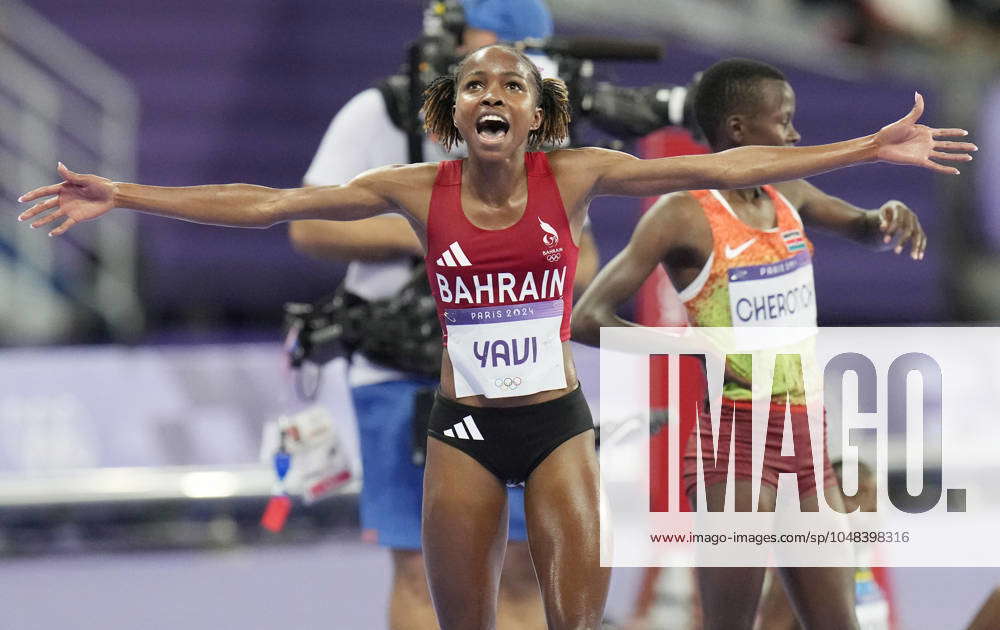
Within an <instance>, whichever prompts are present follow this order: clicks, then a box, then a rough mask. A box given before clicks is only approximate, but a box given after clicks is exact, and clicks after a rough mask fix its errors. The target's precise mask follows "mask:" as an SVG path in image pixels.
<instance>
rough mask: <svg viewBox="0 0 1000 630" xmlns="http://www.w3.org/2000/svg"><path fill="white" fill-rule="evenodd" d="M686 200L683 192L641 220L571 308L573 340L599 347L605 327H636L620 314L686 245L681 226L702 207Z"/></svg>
mask: <svg viewBox="0 0 1000 630" xmlns="http://www.w3.org/2000/svg"><path fill="white" fill-rule="evenodd" d="M685 197H686V198H688V199H690V195H687V194H684V193H680V194H677V195H670V196H669V197H667V198H665V199H663V200H661V201H659V202H658V203H657V204H656V205H655V206H654V207H653V208H650V210H649V211H648V212H646V213H645V214H644V215H643V216H642V218H641V219H639V224H638V225H637V226H636V228H635V230H634V231H633V232H632V238H631V240H630V241H629V243H628V245H626V246H625V249H623V250H622V251H621V252H619V253H618V255H616V256H615V257H614V258H612V259H611V261H609V262H608V264H607V265H605V266H604V268H603V269H601V271H600V273H598V274H597V277H596V278H595V279H594V282H593V283H592V284H591V285H590V288H589V289H587V291H586V292H585V293H584V294H583V295H582V296H581V297H580V301H579V302H577V304H576V306H575V307H574V308H573V320H572V326H573V331H572V334H573V339H574V340H576V341H579V342H581V343H585V344H587V345H591V346H597V345H600V340H601V327H602V326H637V324H635V323H634V322H630V321H628V320H625V319H623V318H621V317H619V316H618V310H619V309H620V308H621V306H622V305H623V304H625V302H627V301H628V300H629V299H630V298H631V297H632V296H633V295H635V293H636V292H637V291H638V290H639V287H641V286H642V283H643V282H645V281H646V278H647V277H648V276H649V274H650V273H652V271H653V269H654V268H656V266H657V265H658V264H660V263H661V262H662V261H664V260H667V259H669V258H670V257H671V256H670V255H671V253H672V252H673V251H674V250H675V249H683V246H684V245H685V244H686V243H685V241H684V239H685V237H686V236H687V235H688V233H689V231H687V230H684V229H678V227H682V226H684V225H685V224H686V223H690V222H691V219H692V216H691V215H692V211H694V212H699V211H700V207H698V205H697V203H695V204H694V206H693V208H692V206H691V205H690V204H689V203H687V202H686V201H685V199H684V198H685ZM709 238H711V237H710V236H709Z"/></svg>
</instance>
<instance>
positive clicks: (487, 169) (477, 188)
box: [462, 151, 525, 208]
mask: <svg viewBox="0 0 1000 630" xmlns="http://www.w3.org/2000/svg"><path fill="white" fill-rule="evenodd" d="M524 181H525V168H524V153H523V152H521V151H518V152H517V153H515V154H514V155H512V156H510V157H508V158H503V159H500V160H490V161H488V162H487V161H484V160H477V159H476V158H475V157H474V156H471V155H470V156H469V157H468V158H467V159H466V160H465V169H464V171H463V177H462V184H463V185H465V186H468V191H469V192H470V193H471V194H472V195H473V196H474V197H475V198H476V199H479V200H480V201H482V202H483V203H484V204H486V205H487V206H489V207H491V208H504V207H506V206H508V205H510V199H511V197H514V196H516V195H517V194H518V190H519V189H520V188H521V186H522V184H523V182H524Z"/></svg>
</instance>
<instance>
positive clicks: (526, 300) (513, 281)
mask: <svg viewBox="0 0 1000 630" xmlns="http://www.w3.org/2000/svg"><path fill="white" fill-rule="evenodd" d="M524 163H525V170H526V171H527V176H528V202H527V206H526V207H525V209H524V215H523V216H522V217H521V218H520V220H518V222H517V223H515V224H514V225H512V226H510V227H508V228H504V229H501V230H486V229H483V228H480V227H477V226H475V225H473V224H472V222H471V221H469V219H468V217H467V216H466V215H465V212H464V211H463V210H462V160H453V161H449V162H441V163H440V165H439V167H438V174H437V179H436V180H435V182H434V192H433V194H432V195H431V205H430V211H429V214H428V217H427V259H426V261H427V278H428V280H429V281H430V284H431V291H432V292H433V294H434V298H435V300H436V301H437V310H438V317H439V318H440V320H441V330H442V331H443V333H444V342H445V344H446V345H447V343H448V324H449V323H452V324H456V323H457V322H456V321H454V320H455V318H456V315H459V316H464V317H465V318H466V319H469V320H470V321H472V320H476V321H481V322H483V323H485V322H487V321H489V320H490V318H496V317H498V316H499V317H502V318H511V319H504V321H516V320H517V319H518V317H517V313H519V312H524V313H527V311H506V313H507V314H506V315H504V314H502V313H500V314H499V315H498V313H499V312H498V311H496V310H495V309H488V308H484V307H496V306H517V305H528V304H534V305H535V306H534V308H533V309H532V312H533V315H532V316H537V317H544V316H550V315H553V314H555V313H556V310H557V309H559V308H560V307H561V314H562V321H561V325H560V328H559V335H560V339H561V341H566V340H568V339H569V335H570V331H569V322H570V314H571V312H572V310H573V279H574V276H575V275H576V260H577V254H578V251H579V249H578V248H577V246H576V244H575V243H574V242H573V234H572V232H571V230H570V225H569V218H568V217H567V215H566V209H565V208H564V207H563V203H562V198H561V197H560V195H559V189H558V187H557V186H556V179H555V176H553V174H552V170H551V168H550V167H549V160H548V158H547V157H546V155H545V153H542V152H535V153H526V154H525V156H524ZM555 301H561V302H562V304H561V305H556V304H553V302H555ZM465 309H473V310H470V311H469V312H467V313H458V311H460V310H465ZM445 311H448V313H449V317H448V318H446V317H445ZM510 313H514V315H513V316H511V315H510ZM449 319H450V320H452V321H450V322H449ZM493 321H496V320H495V319H494V320H493ZM498 323H499V322H498Z"/></svg>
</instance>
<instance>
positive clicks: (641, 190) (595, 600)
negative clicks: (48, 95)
mask: <svg viewBox="0 0 1000 630" xmlns="http://www.w3.org/2000/svg"><path fill="white" fill-rule="evenodd" d="M432 87H433V88H434V89H431V90H429V93H428V101H427V103H426V104H425V107H424V111H425V114H426V120H427V125H428V127H429V128H430V130H431V131H433V132H435V133H437V134H438V135H439V136H441V137H442V138H443V139H444V140H445V141H446V142H448V141H454V140H456V139H458V138H461V139H464V141H465V142H466V143H467V144H468V149H469V157H468V158H467V159H465V160H462V161H461V163H459V164H457V165H456V164H455V163H443V166H439V165H438V164H414V165H409V166H398V167H387V168H382V169H377V170H373V171H370V172H368V173H365V174H363V175H360V176H359V177H357V178H356V179H354V180H352V181H351V182H349V183H348V184H346V185H343V186H324V187H314V188H300V189H290V190H276V189H271V188H265V187H261V186H252V185H248V184H229V185H219V186H194V187H187V188H161V187H154V186H141V185H137V184H127V183H118V182H112V181H110V180H107V179H105V178H102V177H98V176H96V175H78V174H76V173H73V172H71V171H69V170H68V169H66V168H65V167H64V166H62V165H60V167H59V172H60V175H62V177H63V178H64V180H65V181H63V182H62V183H59V184H55V185H51V186H45V187H42V188H38V189H36V190H33V191H31V192H29V193H27V194H26V195H24V196H23V197H22V198H21V200H22V201H32V200H38V199H42V198H45V197H51V198H50V199H46V200H44V201H41V202H40V203H38V204H36V205H34V206H33V207H31V208H30V209H28V210H27V211H25V212H24V213H22V214H21V216H20V219H21V220H25V219H32V218H35V221H34V222H33V223H32V225H33V226H34V227H39V226H42V225H46V224H49V223H51V222H53V221H56V220H59V219H64V220H63V221H62V222H61V223H60V224H59V225H58V227H56V228H55V229H54V230H52V232H50V234H52V235H55V236H58V235H60V234H63V233H65V232H66V231H67V230H68V229H70V228H71V227H73V226H74V225H75V224H77V223H79V222H82V221H87V220H90V219H95V218H97V217H99V216H101V215H102V214H104V213H106V212H108V211H109V210H111V209H112V208H115V207H123V208H131V209H133V210H137V211H140V212H147V213H152V214H157V215H160V216H166V217H172V218H178V219H184V220H187V221H194V222H200V223H208V224H215V225H228V226H235V227H258V228H263V227H269V226H271V225H274V224H276V223H280V222H283V221H290V220H294V219H333V220H341V221H343V220H351V219H361V218H365V217H371V216H374V215H377V214H380V213H385V212H399V213H402V214H404V215H405V216H406V217H407V218H408V219H409V221H410V222H411V224H412V225H413V227H414V229H415V230H416V232H417V234H418V235H419V236H420V238H421V239H422V241H423V243H424V245H425V247H428V246H430V245H431V244H433V245H434V246H435V247H437V249H428V251H427V259H428V263H429V264H428V269H429V271H428V273H429V274H430V276H431V282H432V288H433V289H434V291H435V297H436V298H437V299H438V305H439V309H440V310H439V312H440V314H441V317H442V319H443V320H444V322H445V326H446V328H447V331H448V336H449V339H448V348H447V351H446V352H445V354H444V358H443V361H442V363H443V365H442V369H441V397H440V398H439V400H438V404H437V406H436V408H435V411H434V414H433V416H434V417H433V418H432V425H431V435H432V436H434V438H435V439H431V440H428V449H427V469H426V474H425V479H424V484H425V493H424V516H423V537H424V550H425V559H426V563H427V566H428V576H429V581H430V587H431V593H432V596H433V599H434V605H435V609H436V612H437V615H438V619H439V621H440V623H441V627H442V628H443V629H444V630H453V629H459V628H461V629H468V628H490V627H492V626H493V623H494V618H495V607H496V594H497V579H498V576H499V570H500V566H501V559H502V557H503V553H504V546H505V541H506V532H505V530H504V526H503V523H506V500H507V499H506V496H507V495H506V492H505V491H504V483H505V482H516V481H524V482H525V484H526V492H525V504H526V512H527V519H528V531H529V535H530V547H531V553H532V558H533V561H534V564H535V568H536V572H537V574H538V579H539V583H540V585H541V587H542V591H543V598H544V601H545V608H546V615H547V618H548V623H549V626H550V627H551V628H558V629H568V628H598V627H599V626H600V623H601V613H602V609H603V607H604V601H605V598H606V595H607V589H608V578H609V575H610V574H609V571H608V570H607V569H604V568H601V567H600V565H599V561H598V549H599V543H598V538H599V537H598V471H597V458H596V453H595V450H594V438H593V433H592V431H591V430H590V427H589V424H588V423H589V421H590V419H589V416H588V415H586V414H587V411H586V405H582V404H581V399H580V397H579V392H578V391H577V390H578V383H577V380H576V373H575V370H574V367H573V361H572V357H571V356H570V350H569V345H568V344H567V343H566V340H565V339H566V337H565V332H566V331H565V326H564V324H565V321H566V320H565V318H566V317H567V316H568V315H567V314H566V310H565V304H566V303H567V295H566V294H567V292H569V291H571V290H572V278H571V277H565V276H567V275H569V274H570V269H569V267H570V265H568V264H567V265H566V267H565V270H563V269H560V266H561V264H562V262H563V261H562V260H560V259H555V257H556V256H557V255H560V256H566V257H568V258H572V256H573V254H574V253H575V251H574V250H575V245H574V243H575V242H576V240H577V238H578V236H579V234H580V230H581V228H582V226H583V221H584V217H585V215H586V212H587V207H588V205H589V204H590V201H591V200H592V199H593V198H595V197H598V196H602V195H623V196H635V197H648V196H654V195H662V194H664V193H668V192H672V191H678V190H687V189H706V188H719V189H734V188H749V187H752V186H756V185H761V184H766V183H768V182H773V181H781V180H789V179H797V178H801V177H808V176H810V175H815V174H817V173H821V172H824V171H828V170H831V169H836V168H841V167H845V166H850V165H853V164H860V163H863V162H875V161H885V162H893V163H897V164H909V165H914V166H922V167H925V168H929V169H931V170H934V171H938V172H943V173H957V170H956V169H954V168H952V167H947V166H944V165H941V164H937V163H935V162H933V161H931V159H930V158H932V157H933V158H936V159H938V160H949V161H967V160H970V159H971V156H969V155H968V154H967V153H964V152H967V151H974V150H975V147H974V146H973V145H971V144H968V143H964V142H949V141H939V140H935V137H936V136H943V137H948V136H962V135H966V134H965V132H964V131H962V130H959V129H930V128H928V127H925V126H922V125H918V124H916V121H917V119H918V118H919V117H920V114H921V112H922V110H923V103H922V101H921V99H920V97H919V96H917V97H916V104H915V105H914V107H913V110H912V111H911V112H910V113H909V114H907V115H906V116H905V117H904V118H902V119H901V120H899V121H897V122H895V123H893V124H891V125H888V126H887V127H884V128H883V129H882V130H881V131H879V132H878V133H875V134H872V135H869V136H865V137H862V138H857V139H854V140H848V141H846V142H839V143H836V144H829V145H823V146H814V147H742V148H737V149H733V150H730V151H723V152H721V153H717V154H713V155H698V156H690V157H677V158H665V159H657V160H639V159H637V158H635V157H633V156H631V155H627V154H624V153H619V152H615V151H608V150H603V149H596V148H584V149H565V150H557V151H553V152H551V153H549V154H547V156H546V155H545V154H541V153H536V154H529V153H528V147H529V145H530V146H532V147H537V146H540V145H542V144H546V143H551V142H553V141H556V140H559V139H560V138H562V137H564V136H565V135H566V132H567V123H568V120H569V117H568V113H567V104H566V94H565V86H562V84H561V83H560V82H558V81H553V80H546V81H545V82H543V81H542V80H541V78H540V76H539V74H538V71H537V69H536V68H535V67H534V66H533V65H532V64H531V62H530V61H529V60H528V59H526V58H525V57H524V56H523V55H522V54H521V53H519V52H518V51H516V50H513V49H511V48H508V47H504V46H489V47H486V48H483V49H480V50H478V51H476V52H474V53H472V54H470V55H469V56H468V57H466V58H465V59H464V60H463V62H462V63H461V64H460V65H459V67H458V70H457V71H456V75H455V76H454V77H449V78H447V79H444V80H442V81H441V82H438V83H437V84H436V85H435V86H432ZM949 150H950V151H958V152H959V153H946V152H945V151H949ZM559 205H561V210H562V211H563V213H562V215H561V214H560V213H559V212H556V211H555V209H554V208H553V206H556V207H558V206H559ZM529 215H530V216H529ZM563 215H564V216H563ZM438 230H445V231H447V230H454V232H449V233H447V234H442V233H439V232H438ZM469 238H472V239H473V240H474V241H475V244H474V245H467V243H466V241H465V240H463V239H469ZM508 241H514V242H513V243H510V242H508ZM453 245H454V246H453ZM560 248H562V249H563V251H561V252H560V251H556V250H559V249H560ZM507 256H517V257H520V258H519V259H516V260H515V259H510V260H508V259H505V258H504V257H507ZM553 274H557V275H558V279H554V275H553ZM564 274H565V275H564ZM439 275H440V278H439V277H438V276H439ZM529 275H530V278H531V279H530V280H529ZM491 291H492V295H491ZM508 368H509V371H506V372H505V371H504V370H506V369H508ZM508 379H509V382H508ZM518 379H520V381H518ZM493 431H499V432H500V433H499V436H498V437H497V438H496V440H498V446H499V447H498V448H497V447H494V446H490V445H488V443H493V442H494V436H493V435H491V432H493ZM519 435H523V436H524V440H523V441H514V438H516V437H517V436H519ZM522 477H526V478H523V479H522Z"/></svg>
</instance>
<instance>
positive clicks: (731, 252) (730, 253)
mask: <svg viewBox="0 0 1000 630" xmlns="http://www.w3.org/2000/svg"><path fill="white" fill-rule="evenodd" d="M756 242H757V239H756V238H752V239H750V240H749V241H747V242H746V243H743V244H742V245H739V246H737V247H735V248H733V247H730V246H729V243H726V258H736V257H737V256H739V255H740V254H742V253H743V252H744V251H745V250H746V248H747V247H750V246H751V245H753V244H754V243H756Z"/></svg>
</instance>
